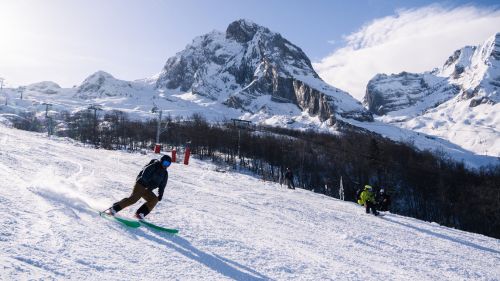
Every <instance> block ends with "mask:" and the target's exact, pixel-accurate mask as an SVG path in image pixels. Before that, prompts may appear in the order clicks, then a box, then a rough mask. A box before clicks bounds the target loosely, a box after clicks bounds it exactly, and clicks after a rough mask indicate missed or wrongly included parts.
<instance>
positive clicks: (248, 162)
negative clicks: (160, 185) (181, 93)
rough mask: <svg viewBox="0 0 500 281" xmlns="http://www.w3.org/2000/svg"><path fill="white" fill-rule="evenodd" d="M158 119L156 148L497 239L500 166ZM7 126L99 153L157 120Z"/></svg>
mask: <svg viewBox="0 0 500 281" xmlns="http://www.w3.org/2000/svg"><path fill="white" fill-rule="evenodd" d="M163 121H164V122H163V125H162V134H161V135H160V143H161V144H162V145H163V147H164V148H168V149H173V148H175V149H176V150H177V151H179V152H182V151H183V149H185V148H186V146H189V147H190V149H191V153H192V154H194V155H196V156H197V157H199V158H201V159H211V160H212V161H214V162H216V163H218V164H219V165H221V166H226V167H230V168H232V169H245V170H249V171H252V172H253V173H255V174H256V175H257V176H259V177H260V178H262V179H263V180H269V181H276V182H277V181H279V180H280V178H281V177H282V176H283V173H284V170H285V169H286V168H287V167H288V168H290V169H292V171H293V172H294V180H295V183H296V185H297V186H298V187H300V188H304V189H308V190H311V191H314V192H318V193H323V194H325V195H327V196H333V197H338V189H339V182H340V178H341V177H342V179H343V186H344V189H345V197H346V200H350V201H355V200H354V197H355V193H356V190H357V189H358V188H361V187H362V186H364V185H365V184H370V185H372V186H374V187H375V188H376V189H380V188H382V187H383V188H384V189H385V190H386V191H388V193H389V194H390V195H391V196H392V198H393V205H392V206H391V212H393V213H397V214H401V215H405V216H411V217H415V218H418V219H422V220H426V221H433V222H437V223H439V224H442V225H446V226H450V227H455V228H458V229H462V230H466V231H472V232H477V233H482V234H485V235H488V236H492V237H496V238H500V204H498V202H500V165H496V166H490V167H483V168H481V169H479V170H468V169H467V168H466V167H465V165H464V164H463V163H459V162H455V161H453V160H451V159H450V158H448V157H447V156H446V155H445V154H443V153H436V152H429V151H419V150H417V149H416V148H415V147H414V146H413V145H412V144H411V143H401V142H394V141H392V140H389V139H386V138H383V137H381V136H380V135H377V134H374V133H371V132H367V131H363V130H361V129H359V128H356V127H352V126H351V125H348V124H343V123H341V122H340V121H339V122H338V124H337V126H338V128H339V131H340V133H339V134H337V135H333V134H327V133H318V132H316V131H312V130H311V131H296V130H289V129H283V128H275V127H266V126H254V125H251V124H248V123H245V122H237V121H234V120H227V121H223V122H218V123H210V122H207V121H206V120H205V119H204V118H203V116H201V115H193V116H192V117H191V118H188V119H183V118H171V117H170V116H167V117H166V118H165V120H163ZM13 124H14V126H15V127H16V128H19V129H24V130H31V131H39V132H41V131H47V129H48V127H52V128H53V129H51V131H52V132H53V133H54V134H56V135H58V136H63V137H70V138H72V139H75V140H78V141H81V142H83V143H86V144H89V145H92V146H94V147H99V148H104V149H119V150H129V151H141V150H145V149H152V147H153V146H154V144H155V142H156V130H157V120H154V119H153V120H147V121H140V120H134V119H131V118H130V117H129V116H128V115H127V114H126V113H124V112H120V111H111V112H106V113H104V114H100V115H99V114H96V112H95V111H94V112H92V111H90V110H84V111H81V112H77V113H75V114H70V113H68V112H65V113H61V114H60V115H58V116H55V117H53V119H50V120H41V119H39V118H36V117H35V116H25V118H20V119H16V120H15V121H14V122H13ZM49 125H50V126H49Z"/></svg>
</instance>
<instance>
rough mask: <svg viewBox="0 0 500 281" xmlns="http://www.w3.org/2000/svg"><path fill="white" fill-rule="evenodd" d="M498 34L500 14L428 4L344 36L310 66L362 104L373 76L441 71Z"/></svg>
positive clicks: (496, 11)
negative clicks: (459, 51) (457, 55)
mask: <svg viewBox="0 0 500 281" xmlns="http://www.w3.org/2000/svg"><path fill="white" fill-rule="evenodd" d="M497 32H500V10H498V9H493V8H490V9H487V8H477V7H473V6H461V7H456V8H445V7H442V6H439V5H431V6H427V7H423V8H419V9H412V10H400V11H396V14H395V15H393V16H388V17H384V18H380V19H375V20H374V21H373V22H371V23H369V24H367V25H365V26H363V27H362V28H361V29H360V30H359V31H357V32H355V33H353V34H350V35H348V36H346V37H345V38H344V39H345V46H344V47H341V48H340V49H337V50H336V51H334V52H333V53H332V54H331V55H329V56H327V57H326V58H324V59H322V60H321V61H320V62H316V63H314V64H313V65H314V68H315V69H316V71H317V72H318V73H319V75H320V76H321V77H322V78H323V79H324V80H325V81H326V82H328V83H330V84H332V85H334V86H335V87H338V88H341V89H343V90H346V91H348V92H349V93H350V94H351V95H352V96H354V97H355V98H356V99H358V100H362V99H363V97H364V94H365V90H366V84H367V83H368V81H369V80H370V79H371V78H372V77H373V76H374V75H375V74H377V73H388V74H390V73H399V72H401V71H409V72H423V71H428V70H432V69H433V68H435V67H441V66H442V64H443V63H444V62H445V61H446V59H447V58H448V57H449V56H451V55H452V54H453V52H454V51H455V50H457V49H460V48H462V47H464V46H466V45H479V44H481V43H482V42H483V41H485V40H486V39H487V38H488V37H490V36H491V35H493V34H495V33H497Z"/></svg>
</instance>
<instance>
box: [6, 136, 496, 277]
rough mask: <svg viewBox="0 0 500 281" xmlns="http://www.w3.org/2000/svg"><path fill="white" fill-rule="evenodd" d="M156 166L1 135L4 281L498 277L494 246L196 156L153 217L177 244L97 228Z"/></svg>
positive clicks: (145, 232) (178, 168) (110, 224)
mask: <svg viewBox="0 0 500 281" xmlns="http://www.w3.org/2000/svg"><path fill="white" fill-rule="evenodd" d="M154 157H157V156H156V155H152V154H150V155H141V154H131V153H126V152H120V151H106V150H97V149H91V148H87V147H84V146H82V145H81V144H79V143H76V142H74V141H71V140H67V139H58V138H54V139H48V138H47V137H45V136H44V135H42V134H34V133H29V132H25V131H19V130H14V129H9V128H6V127H0V186H1V188H0V216H1V219H0V249H2V250H1V251H0V280H28V279H29V280H230V279H234V280H499V278H500V267H499V264H500V241H499V240H497V239H494V238H489V237H486V236H483V235H479V234H473V233H468V232H464V231H459V230H455V229H451V228H447V227H443V226H439V225H438V224H435V223H429V222H423V221H419V220H416V219H412V218H407V217H402V216H398V215H394V214H386V215H385V216H384V217H374V216H372V215H367V214H364V209H363V208H361V207H360V206H357V205H355V204H354V203H350V202H343V201H339V200H337V199H334V198H331V197H326V196H323V195H320V194H315V193H312V192H309V191H306V190H302V189H297V190H288V189H286V188H284V187H280V185H279V184H276V183H271V182H264V181H262V180H260V179H259V178H256V177H254V176H252V175H248V174H241V173H235V172H231V171H227V172H224V173H222V172H220V169H216V166H214V165H213V164H211V163H208V162H203V161H199V160H195V159H193V160H192V161H191V163H190V164H189V165H188V166H185V165H182V164H173V165H172V166H171V167H170V169H169V172H170V177H169V178H170V179H169V182H168V185H167V188H166V190H165V194H164V199H163V201H161V202H160V203H159V204H158V206H157V208H155V209H154V210H153V212H152V213H151V214H150V215H149V217H148V218H149V219H150V221H152V222H154V223H157V224H159V225H163V226H166V227H173V228H178V229H179V230H180V233H179V235H175V236H173V235H170V234H163V233H159V232H155V231H154V230H151V229H148V228H144V227H141V228H138V229H131V228H127V227H125V226H123V225H121V224H119V223H117V222H114V221H109V220H105V219H103V218H100V217H99V216H98V215H97V213H96V211H95V210H96V209H105V208H107V207H109V206H110V205H111V204H112V203H113V202H115V201H117V200H119V199H121V198H123V197H125V196H128V195H129V193H130V192H131V189H132V185H133V183H134V180H135V177H136V175H137V173H138V172H139V170H140V169H141V168H142V166H143V165H144V164H146V163H147V162H148V161H149V160H150V159H151V158H154ZM139 206H140V203H137V204H136V205H134V206H133V207H131V208H128V209H125V210H124V211H122V212H121V214H122V215H123V216H131V215H132V213H133V212H134V211H135V210H136V208H138V207H139Z"/></svg>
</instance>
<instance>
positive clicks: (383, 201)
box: [377, 188, 391, 212]
mask: <svg viewBox="0 0 500 281" xmlns="http://www.w3.org/2000/svg"><path fill="white" fill-rule="evenodd" d="M377 202H378V207H379V210H380V211H384V212H385V211H389V206H390V205H391V196H390V195H389V194H387V193H386V192H385V190H384V189H383V188H382V189H380V194H379V196H378V200H377Z"/></svg>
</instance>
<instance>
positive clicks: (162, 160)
mask: <svg viewBox="0 0 500 281" xmlns="http://www.w3.org/2000/svg"><path fill="white" fill-rule="evenodd" d="M165 161H166V162H165ZM160 163H161V164H162V166H163V167H165V168H168V167H169V166H170V164H172V158H170V156H168V155H163V156H162V157H161V159H160Z"/></svg>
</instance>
